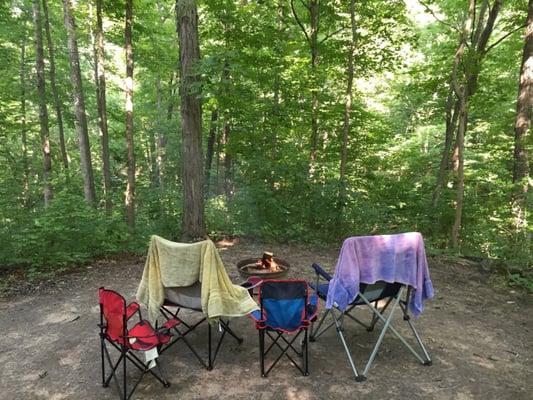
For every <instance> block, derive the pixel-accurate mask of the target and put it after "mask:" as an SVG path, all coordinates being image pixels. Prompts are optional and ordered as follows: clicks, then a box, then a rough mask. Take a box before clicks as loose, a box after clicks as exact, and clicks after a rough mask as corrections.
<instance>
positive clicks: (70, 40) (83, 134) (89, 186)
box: [63, 0, 96, 207]
mask: <svg viewBox="0 0 533 400" xmlns="http://www.w3.org/2000/svg"><path fill="white" fill-rule="evenodd" d="M72 11H73V10H72V4H71V0H63V12H64V17H65V28H66V30H67V44H68V53H69V60H70V80H71V82H72V97H73V101H74V116H75V119H76V131H77V133H78V145H79V148H80V164H81V174H82V177H83V191H84V194H85V200H86V201H87V202H88V203H89V204H90V205H91V206H93V207H95V206H96V193H95V189H94V176H93V166H92V161H91V147H90V144H89V132H88V128H87V115H86V113H85V99H84V96H83V86H82V81H81V70H80V58H79V54H78V42H77V40H76V25H75V20H74V14H73V13H72Z"/></svg>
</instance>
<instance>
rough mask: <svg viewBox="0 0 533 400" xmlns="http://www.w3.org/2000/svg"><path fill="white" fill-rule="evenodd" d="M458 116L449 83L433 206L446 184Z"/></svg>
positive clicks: (456, 103) (457, 108)
mask: <svg viewBox="0 0 533 400" xmlns="http://www.w3.org/2000/svg"><path fill="white" fill-rule="evenodd" d="M458 116H459V102H458V101H454V93H453V89H452V88H451V84H450V92H449V94H448V99H447V101H446V133H445V138H444V147H443V149H442V156H441V160H440V166H439V172H438V175H437V183H436V185H435V189H434V190H433V196H432V201H431V203H432V204H433V207H436V206H437V204H438V202H439V199H440V195H441V192H442V188H443V187H444V185H445V184H446V181H447V180H446V171H447V170H448V169H449V165H450V152H451V150H452V145H453V137H454V134H455V131H456V129H457V118H458Z"/></svg>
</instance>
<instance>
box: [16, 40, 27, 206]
mask: <svg viewBox="0 0 533 400" xmlns="http://www.w3.org/2000/svg"><path fill="white" fill-rule="evenodd" d="M19 77H20V139H21V144H22V174H23V175H22V205H23V206H24V207H27V206H28V200H29V199H28V193H29V189H30V183H29V182H30V169H29V163H28V128H27V126H26V37H23V39H22V43H21V46H20V69H19Z"/></svg>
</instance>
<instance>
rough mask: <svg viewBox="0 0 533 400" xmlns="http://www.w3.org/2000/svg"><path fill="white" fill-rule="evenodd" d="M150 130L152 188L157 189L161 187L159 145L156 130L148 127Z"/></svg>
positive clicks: (149, 156) (149, 159)
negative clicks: (158, 164) (158, 157)
mask: <svg viewBox="0 0 533 400" xmlns="http://www.w3.org/2000/svg"><path fill="white" fill-rule="evenodd" d="M147 130H148V147H149V151H148V153H149V154H148V162H149V165H150V187H151V188H152V189H153V188H156V187H157V186H158V185H159V179H158V177H157V173H158V168H157V144H156V139H155V130H154V129H153V126H149V127H147Z"/></svg>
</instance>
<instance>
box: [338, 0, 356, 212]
mask: <svg viewBox="0 0 533 400" xmlns="http://www.w3.org/2000/svg"><path fill="white" fill-rule="evenodd" d="M350 27H351V31H352V40H351V41H350V45H349V47H348V67H347V69H346V80H347V82H346V93H345V99H344V124H343V130H342V146H341V162H340V167H339V182H340V196H339V197H340V203H341V207H342V206H343V205H344V200H345V199H344V197H345V192H346V176H345V175H346V161H347V158H348V137H349V135H350V114H351V111H352V96H353V94H352V92H353V75H354V65H353V63H354V51H355V46H356V42H357V29H356V23H355V0H350Z"/></svg>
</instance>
